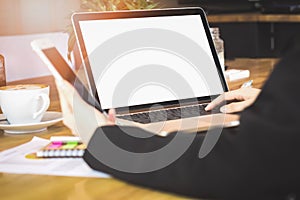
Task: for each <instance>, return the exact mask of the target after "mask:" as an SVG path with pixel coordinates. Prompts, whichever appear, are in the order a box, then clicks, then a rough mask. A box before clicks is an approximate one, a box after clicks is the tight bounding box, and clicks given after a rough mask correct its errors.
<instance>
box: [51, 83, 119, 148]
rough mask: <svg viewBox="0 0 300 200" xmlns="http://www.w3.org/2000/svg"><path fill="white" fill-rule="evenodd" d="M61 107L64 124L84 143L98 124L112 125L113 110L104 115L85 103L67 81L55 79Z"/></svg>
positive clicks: (113, 120)
mask: <svg viewBox="0 0 300 200" xmlns="http://www.w3.org/2000/svg"><path fill="white" fill-rule="evenodd" d="M56 86H57V90H58V93H59V99H60V106H61V109H62V113H63V117H64V120H63V122H64V124H65V125H66V126H67V127H68V128H70V130H71V131H72V133H73V134H74V135H78V136H80V138H81V139H82V141H83V142H84V143H86V144H87V143H88V142H89V140H90V138H91V137H92V135H93V133H94V131H95V130H96V129H97V128H98V127H99V126H106V125H114V124H115V111H114V110H110V111H109V113H108V115H107V116H106V115H104V114H103V113H101V112H99V111H98V110H97V109H95V108H94V107H92V106H90V105H89V104H87V103H86V102H85V101H84V100H83V99H82V98H81V97H80V95H79V94H78V93H77V91H76V90H75V88H74V87H73V86H72V85H71V84H70V83H68V82H67V81H56Z"/></svg>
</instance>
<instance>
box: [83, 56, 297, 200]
mask: <svg viewBox="0 0 300 200" xmlns="http://www.w3.org/2000/svg"><path fill="white" fill-rule="evenodd" d="M299 86H300V50H297V51H294V52H292V53H290V54H289V55H287V56H286V57H285V58H284V59H282V60H281V61H280V63H279V64H278V65H277V66H276V67H275V69H274V71H273V73H272V74H271V76H270V78H269V80H268V81H267V82H266V84H265V86H264V87H263V90H262V92H261V94H260V95H259V97H258V98H257V100H256V102H255V103H254V104H253V105H252V106H251V107H249V108H247V109H246V110H245V111H243V112H242V113H241V119H240V122H241V124H240V126H239V127H237V128H229V129H224V130H222V134H221V137H220V139H219V140H218V142H217V144H216V145H215V147H214V148H213V150H212V151H211V152H210V153H209V154H208V155H207V156H206V157H205V158H202V159H200V158H199V156H198V154H199V149H200V146H201V144H202V142H203V138H204V135H203V134H201V133H198V134H195V135H194V136H195V138H194V140H193V141H192V143H191V145H190V146H189V147H188V148H187V150H186V151H185V152H184V153H183V154H182V156H180V157H179V158H178V159H177V160H175V161H174V162H172V163H171V164H170V165H168V166H166V167H164V168H162V169H158V170H155V171H151V172H145V173H129V172H122V171H119V170H116V169H114V168H115V167H113V166H110V165H109V164H107V163H105V162H103V160H102V159H99V157H101V156H104V157H105V156H106V157H110V158H111V159H115V160H120V161H122V162H123V163H125V164H126V166H127V167H129V168H130V167H131V168H133V169H139V167H143V166H146V165H148V164H153V163H155V164H159V163H160V162H161V161H162V160H163V159H166V158H167V157H166V155H161V156H157V158H156V159H151V160H147V157H145V158H138V159H135V158H132V159H124V157H122V156H121V155H118V154H116V153H113V152H110V151H109V150H108V149H106V144H107V142H104V141H103V136H106V137H107V138H109V139H110V141H111V142H112V143H114V144H116V145H117V146H119V147H121V148H122V149H124V150H127V151H131V152H136V153H143V152H144V153H145V152H151V151H154V150H157V149H160V148H162V147H163V146H165V145H167V144H169V143H170V142H171V141H172V139H174V137H175V136H174V135H169V136H168V137H166V138H161V137H159V136H152V134H151V133H147V132H145V131H143V130H141V129H139V128H134V127H122V128H121V127H118V126H109V127H100V128H98V129H97V130H96V132H95V133H94V135H93V137H92V139H91V141H90V143H89V146H88V148H87V151H86V153H85V155H84V159H85V161H86V162H87V163H88V164H89V165H90V166H91V167H92V168H94V169H96V170H100V171H103V172H106V173H109V174H111V175H112V176H114V177H116V178H118V179H121V180H124V181H127V182H130V183H134V184H138V185H141V186H146V187H150V188H154V189H159V190H164V191H169V192H173V193H178V194H183V195H188V196H192V197H199V198H216V199H296V198H297V197H298V198H300V130H299V124H300V115H299V114H300V90H299ZM126 133H131V134H136V135H143V136H149V138H144V139H142V138H136V137H132V136H130V135H128V134H126ZM150 136H151V137H150ZM177 136H178V137H180V138H181V139H182V141H185V140H186V139H187V137H190V135H188V134H184V133H177Z"/></svg>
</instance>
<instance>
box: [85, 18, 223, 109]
mask: <svg viewBox="0 0 300 200" xmlns="http://www.w3.org/2000/svg"><path fill="white" fill-rule="evenodd" d="M79 24H80V29H81V33H82V37H83V41H84V44H85V48H86V52H87V54H88V59H89V63H90V68H91V71H92V74H93V77H94V80H95V85H96V88H97V92H98V95H99V98H100V102H101V106H102V108H103V109H108V108H118V107H127V106H134V105H142V104H151V103H157V102H165V101H173V100H181V99H189V98H195V97H204V96H212V95H217V94H221V93H222V92H224V89H223V87H222V82H221V79H220V77H219V74H218V70H217V67H216V65H215V62H214V59H213V55H212V52H211V49H210V46H209V42H208V39H207V36H206V33H205V29H204V27H203V23H202V21H201V18H200V16H199V15H183V16H161V17H144V18H124V19H106V20H90V21H80V23H79Z"/></svg>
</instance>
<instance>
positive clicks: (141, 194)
mask: <svg viewBox="0 0 300 200" xmlns="http://www.w3.org/2000/svg"><path fill="white" fill-rule="evenodd" d="M275 63H276V60H274V59H237V60H234V61H228V62H227V63H226V64H227V65H228V66H229V68H235V69H250V71H251V76H250V78H248V79H243V80H240V81H236V82H230V83H229V88H230V89H236V88H239V87H240V86H241V84H242V83H243V82H245V81H247V80H250V79H253V80H254V87H258V88H260V87H262V85H263V84H264V82H265V80H266V78H267V77H268V76H269V74H270V72H271V71H272V70H273V66H274V64H275ZM15 83H48V84H50V87H51V106H50V108H49V110H56V111H57V110H60V106H59V101H58V96H57V91H56V88H55V85H54V83H53V78H52V77H40V78H35V79H30V80H23V81H17V82H14V83H11V84H15ZM70 134H71V133H70V131H69V130H68V129H67V128H66V127H65V126H64V125H63V124H62V123H58V124H56V125H54V126H51V127H49V128H48V130H47V131H45V132H42V133H36V134H25V135H7V134H4V133H3V132H2V131H1V132H0V151H3V150H5V149H8V148H12V147H15V146H17V145H20V144H22V143H25V142H28V141H30V140H31V138H32V137H33V136H38V137H42V138H50V136H53V135H70ZM0 199H2V200H8V199H9V200H20V199H22V200H26V199H28V200H29V199H30V200H33V199H43V200H48V199H49V200H52V199H85V200H92V199H114V200H117V199H122V200H123V199H144V200H147V199H149V200H150V199H151V200H154V199H160V200H167V199H168V200H169V199H187V198H185V197H180V196H177V195H172V194H167V193H162V192H158V191H155V190H149V189H145V188H141V187H137V186H133V185H130V184H128V183H124V182H122V181H118V180H116V179H100V178H75V177H56V176H40V175H25V174H24V175H15V174H7V173H0Z"/></svg>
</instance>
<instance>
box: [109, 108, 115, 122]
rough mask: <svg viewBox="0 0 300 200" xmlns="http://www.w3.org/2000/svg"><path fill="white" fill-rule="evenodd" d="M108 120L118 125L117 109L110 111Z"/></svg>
mask: <svg viewBox="0 0 300 200" xmlns="http://www.w3.org/2000/svg"><path fill="white" fill-rule="evenodd" d="M108 120H109V122H111V123H112V124H115V123H116V110H115V109H110V110H109V111H108Z"/></svg>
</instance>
